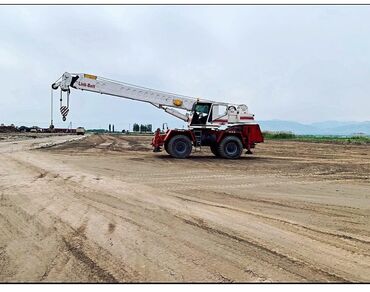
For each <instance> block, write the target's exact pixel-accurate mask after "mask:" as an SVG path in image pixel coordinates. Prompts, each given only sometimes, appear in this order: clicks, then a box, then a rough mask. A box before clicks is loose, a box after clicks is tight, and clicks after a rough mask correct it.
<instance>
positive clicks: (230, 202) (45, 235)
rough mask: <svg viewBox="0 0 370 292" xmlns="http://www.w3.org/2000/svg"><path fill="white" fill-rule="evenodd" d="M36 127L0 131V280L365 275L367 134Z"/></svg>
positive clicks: (368, 267)
mask: <svg viewBox="0 0 370 292" xmlns="http://www.w3.org/2000/svg"><path fill="white" fill-rule="evenodd" d="M39 136H41V138H33V137H26V136H22V135H18V136H16V137H14V136H12V137H10V136H9V135H8V136H2V137H0V138H1V139H0V281H1V282H29V281H31V282H60V281H63V282H76V281H77V282H370V180H369V179H370V145H339V144H325V143H306V142H292V141H266V143H264V144H260V145H257V148H256V149H255V151H254V155H252V156H249V155H245V156H243V158H242V159H239V160H223V159H217V158H215V157H214V156H213V155H212V154H211V153H210V151H209V150H208V149H205V148H203V149H201V151H199V150H197V151H196V152H195V153H193V155H192V156H191V158H190V159H187V160H176V159H172V158H170V157H169V156H168V155H167V154H166V153H165V152H162V153H153V152H151V148H150V145H149V142H150V137H133V136H125V135H117V136H113V135H92V136H85V137H83V138H81V137H77V136H50V135H48V136H42V135H39ZM73 139H75V140H74V141H71V140H73Z"/></svg>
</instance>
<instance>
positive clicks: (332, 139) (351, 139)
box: [263, 132, 370, 144]
mask: <svg viewBox="0 0 370 292" xmlns="http://www.w3.org/2000/svg"><path fill="white" fill-rule="evenodd" d="M263 137H264V138H265V139H266V140H292V141H304V142H325V143H340V144H370V136H334V135H333V136H328V135H326V136H321V135H296V134H294V133H291V132H263Z"/></svg>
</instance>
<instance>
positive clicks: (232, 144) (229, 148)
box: [218, 136, 243, 159]
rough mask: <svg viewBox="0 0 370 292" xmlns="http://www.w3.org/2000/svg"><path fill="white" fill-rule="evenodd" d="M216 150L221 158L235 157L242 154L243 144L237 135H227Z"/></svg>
mask: <svg viewBox="0 0 370 292" xmlns="http://www.w3.org/2000/svg"><path fill="white" fill-rule="evenodd" d="M218 152H219V154H220V156H221V157H222V158H226V159H236V158H239V157H240V156H241V155H242V152H243V144H242V142H241V141H240V139H239V138H238V137H235V136H227V137H225V138H224V139H223V140H222V141H221V143H220V144H219V145H218Z"/></svg>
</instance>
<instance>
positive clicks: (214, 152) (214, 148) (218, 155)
mask: <svg viewBox="0 0 370 292" xmlns="http://www.w3.org/2000/svg"><path fill="white" fill-rule="evenodd" d="M209 148H211V152H212V153H213V155H214V156H216V157H220V153H219V152H218V147H217V145H211V146H210V147H209Z"/></svg>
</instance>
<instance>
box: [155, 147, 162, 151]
mask: <svg viewBox="0 0 370 292" xmlns="http://www.w3.org/2000/svg"><path fill="white" fill-rule="evenodd" d="M161 151H162V150H161V147H155V148H154V149H153V152H161Z"/></svg>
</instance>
